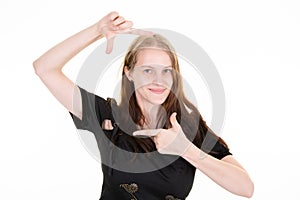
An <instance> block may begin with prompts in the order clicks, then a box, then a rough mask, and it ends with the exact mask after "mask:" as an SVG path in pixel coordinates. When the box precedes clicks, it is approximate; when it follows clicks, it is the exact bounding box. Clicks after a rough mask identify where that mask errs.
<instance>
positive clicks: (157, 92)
mask: <svg viewBox="0 0 300 200" xmlns="http://www.w3.org/2000/svg"><path fill="white" fill-rule="evenodd" d="M149 90H150V91H151V92H152V93H155V94H162V93H163V92H164V91H165V90H166V89H155V88H149Z"/></svg>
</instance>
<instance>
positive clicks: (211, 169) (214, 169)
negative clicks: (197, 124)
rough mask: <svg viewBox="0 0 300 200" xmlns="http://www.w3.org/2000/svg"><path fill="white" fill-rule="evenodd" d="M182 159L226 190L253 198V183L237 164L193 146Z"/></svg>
mask: <svg viewBox="0 0 300 200" xmlns="http://www.w3.org/2000/svg"><path fill="white" fill-rule="evenodd" d="M182 157H183V158H184V159H186V160H187V161H188V162H190V163H191V164H192V165H194V166H195V167H196V168H197V169H199V170H200V171H201V172H203V173H204V174H206V175H207V176H208V177H210V178H211V179H212V180H213V181H214V182H216V183H217V184H219V185H220V186H222V187H223V188H225V189H226V190H228V191H230V192H232V193H234V194H237V195H240V196H244V197H251V196H252V194H253V183H252V181H251V180H250V177H249V176H248V174H247V172H246V171H245V170H244V169H243V168H242V167H241V166H239V165H238V164H237V163H234V162H232V163H230V161H228V162H226V161H224V160H218V159H216V158H214V157H212V156H210V155H208V154H206V153H204V152H203V151H201V150H200V149H199V148H198V147H196V146H195V145H193V144H192V145H191V146H190V147H189V148H188V149H187V151H186V152H185V154H184V155H183V156H182Z"/></svg>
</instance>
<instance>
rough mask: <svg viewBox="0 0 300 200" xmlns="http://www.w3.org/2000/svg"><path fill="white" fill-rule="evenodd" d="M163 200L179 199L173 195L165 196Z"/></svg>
mask: <svg viewBox="0 0 300 200" xmlns="http://www.w3.org/2000/svg"><path fill="white" fill-rule="evenodd" d="M165 200H180V199H178V198H175V197H174V196H173V195H167V196H166V197H165Z"/></svg>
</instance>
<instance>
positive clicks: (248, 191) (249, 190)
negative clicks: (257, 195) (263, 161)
mask: <svg viewBox="0 0 300 200" xmlns="http://www.w3.org/2000/svg"><path fill="white" fill-rule="evenodd" d="M253 194H254V183H253V182H252V181H251V180H250V182H249V184H248V185H247V187H246V188H245V190H244V192H243V194H242V196H244V197H246V198H249V199H250V198H251V197H252V196H253Z"/></svg>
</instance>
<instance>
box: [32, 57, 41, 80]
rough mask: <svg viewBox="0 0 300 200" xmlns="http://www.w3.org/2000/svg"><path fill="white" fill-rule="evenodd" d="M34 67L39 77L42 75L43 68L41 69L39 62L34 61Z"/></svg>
mask: <svg viewBox="0 0 300 200" xmlns="http://www.w3.org/2000/svg"><path fill="white" fill-rule="evenodd" d="M32 66H33V69H34V72H35V74H36V75H38V76H39V75H40V74H41V67H40V62H39V60H35V61H33V63H32Z"/></svg>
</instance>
